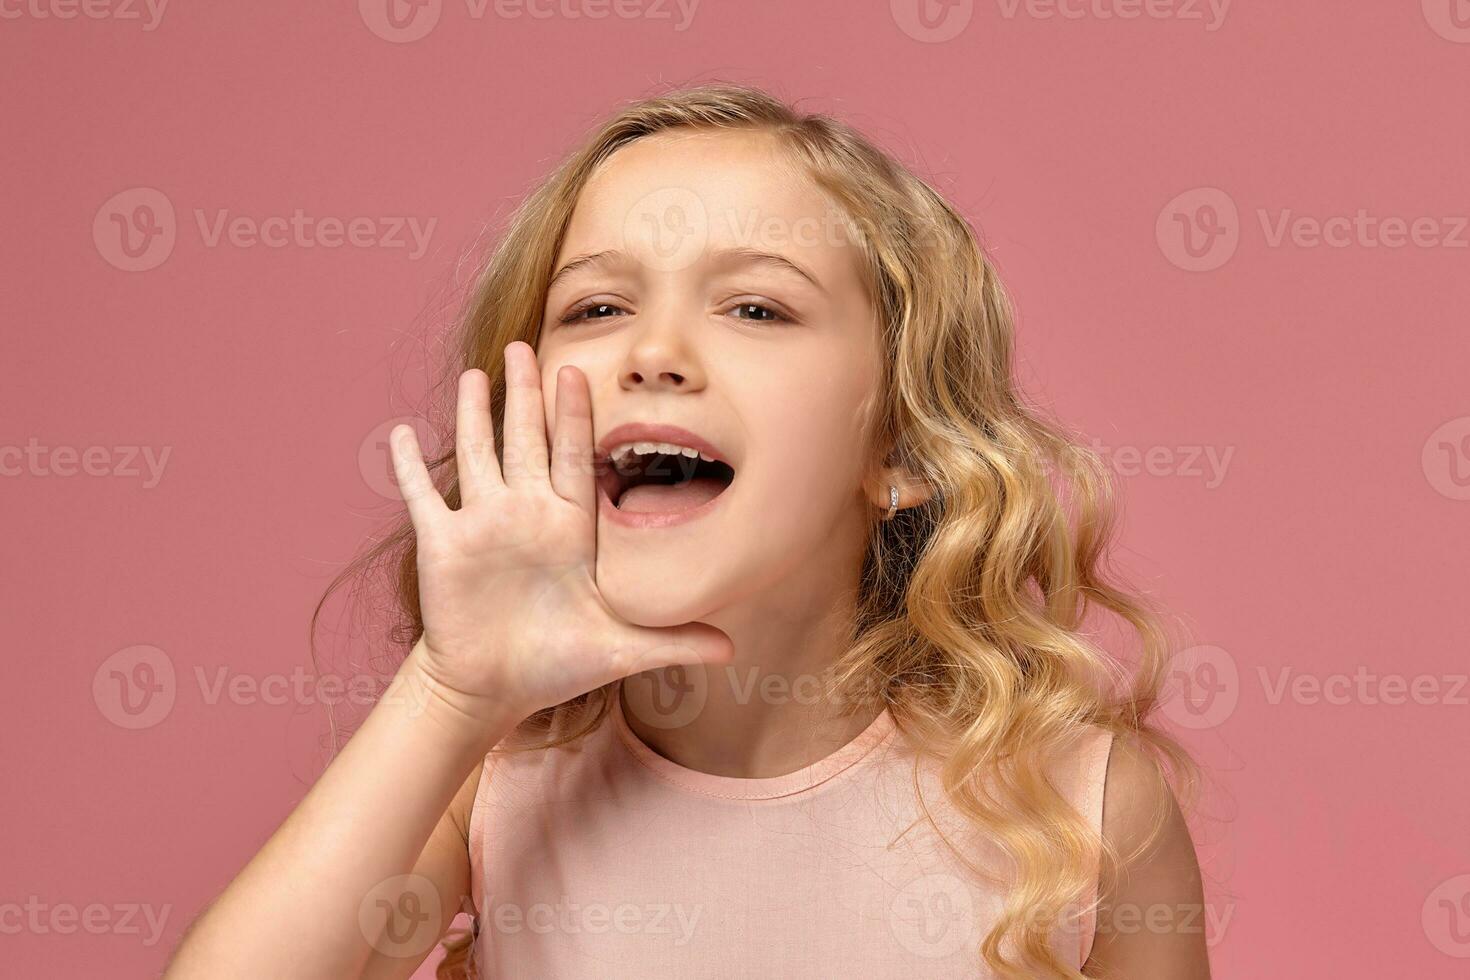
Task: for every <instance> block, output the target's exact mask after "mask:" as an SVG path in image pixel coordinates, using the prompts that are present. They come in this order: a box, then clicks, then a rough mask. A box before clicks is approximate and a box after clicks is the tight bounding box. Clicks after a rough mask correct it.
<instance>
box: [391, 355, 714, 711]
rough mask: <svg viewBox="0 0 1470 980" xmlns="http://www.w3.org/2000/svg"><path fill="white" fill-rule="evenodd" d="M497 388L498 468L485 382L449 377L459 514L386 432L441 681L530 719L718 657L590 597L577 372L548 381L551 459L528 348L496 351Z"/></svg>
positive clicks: (413, 454)
mask: <svg viewBox="0 0 1470 980" xmlns="http://www.w3.org/2000/svg"><path fill="white" fill-rule="evenodd" d="M517 348H522V349H521V350H517ZM513 352H514V353H513ZM506 378H507V395H506V416H505V431H506V445H505V450H504V454H503V455H504V457H505V459H504V462H503V464H502V463H501V462H500V461H498V460H497V458H496V455H495V443H494V436H493V425H492V423H491V420H490V414H489V383H488V378H487V377H486V376H485V374H484V373H483V372H481V371H477V370H472V371H467V372H465V373H464V375H462V376H461V378H460V388H459V403H458V409H457V432H456V465H457V467H458V473H459V486H460V498H461V506H460V508H459V509H458V510H453V511H451V510H450V509H449V508H448V506H447V505H445V503H444V501H443V498H442V497H440V496H439V493H438V492H437V490H435V489H434V487H433V485H432V483H431V481H430V480H429V476H428V471H427V470H426V469H425V468H424V466H423V462H422V459H421V458H420V457H419V455H418V452H417V446H416V445H415V444H414V440H413V438H412V429H410V428H408V427H407V426H400V427H399V428H400V429H402V430H403V432H402V433H399V432H398V430H395V433H394V439H393V445H394V468H395V472H397V475H398V480H399V485H400V487H401V488H402V490H403V495H404V499H405V501H406V502H407V503H408V507H409V514H410V517H411V519H412V521H413V524H414V529H415V533H416V535H417V541H418V573H419V604H420V609H421V612H422V616H423V621H424V637H423V639H424V645H425V647H426V648H427V650H428V654H429V656H430V657H431V658H432V660H433V662H434V667H435V670H436V672H437V674H438V676H439V678H440V680H442V681H443V682H444V683H445V684H446V685H448V686H450V687H452V688H454V689H455V690H457V691H458V692H460V693H461V694H462V695H464V696H467V697H469V698H471V699H483V700H484V701H485V702H490V701H502V702H503V701H505V700H507V699H509V700H510V702H511V703H513V704H515V705H517V706H519V707H520V708H522V709H524V710H526V711H530V710H535V709H536V708H540V707H544V706H546V705H550V704H555V703H558V702H560V701H563V700H566V699H567V698H570V697H573V696H575V695H577V694H581V693H582V692H584V691H588V690H591V689H592V688H594V687H598V686H600V685H602V684H605V683H607V682H609V681H612V680H615V679H617V678H618V677H622V676H625V675H626V674H628V673H632V672H634V671H636V670H646V669H650V668H652V667H660V666H667V665H668V664H670V663H679V662H683V663H688V662H693V661H695V660H700V661H706V662H713V661H717V660H722V659H725V658H726V657H727V656H728V654H729V648H728V643H729V641H728V639H727V638H725V637H724V634H722V633H720V632H719V631H718V630H715V629H713V627H709V626H704V625H701V624H688V625H686V626H684V627H673V628H669V629H648V628H644V627H637V626H633V625H632V624H629V623H627V622H625V621H623V620H621V619H620V618H619V617H617V616H616V615H615V614H614V613H613V612H612V611H611V609H609V607H608V605H607V603H606V602H605V601H604V600H603V598H602V596H601V594H600V593H599V592H598V590H597V586H596V581H595V575H594V571H595V567H596V527H597V489H596V483H595V476H594V473H593V465H592V459H593V457H592V425H591V413H590V399H589V397H588V393H587V389H586V380H585V378H584V377H583V376H582V375H581V372H580V371H577V370H576V369H573V368H564V369H563V370H562V372H561V373H560V374H559V376H558V379H557V398H556V402H557V405H556V407H557V417H556V443H557V444H556V452H555V453H554V454H549V453H548V447H547V441H546V432H545V415H544V408H543V406H542V399H541V388H540V371H539V369H538V368H537V367H536V363H535V354H534V352H533V351H531V348H530V346H529V345H526V344H520V343H515V344H511V345H510V346H509V347H507V349H506ZM410 450H411V451H410Z"/></svg>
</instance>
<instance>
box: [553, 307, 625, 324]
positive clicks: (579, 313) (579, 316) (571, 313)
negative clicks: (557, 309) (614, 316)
mask: <svg viewBox="0 0 1470 980" xmlns="http://www.w3.org/2000/svg"><path fill="white" fill-rule="evenodd" d="M606 310H621V307H618V306H614V305H613V304H612V303H579V304H577V305H576V306H574V307H572V308H571V309H570V310H567V312H566V313H565V314H563V316H562V318H561V322H562V323H571V322H572V321H574V320H601V319H603V316H602V315H601V313H602V311H606ZM594 312H595V313H597V314H598V315H597V316H583V314H584V313H594Z"/></svg>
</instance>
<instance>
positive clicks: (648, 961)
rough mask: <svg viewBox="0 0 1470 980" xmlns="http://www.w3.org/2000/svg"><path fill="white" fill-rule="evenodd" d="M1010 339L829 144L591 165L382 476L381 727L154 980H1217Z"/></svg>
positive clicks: (725, 103) (706, 118)
mask: <svg viewBox="0 0 1470 980" xmlns="http://www.w3.org/2000/svg"><path fill="white" fill-rule="evenodd" d="M1012 333H1013V326H1012V314H1011V311H1010V308H1009V305H1008V303H1007V300H1006V298H1005V295H1004V293H1003V292H1002V289H1001V286H1000V284H999V282H998V281H997V279H996V275H995V272H994V269H993V268H992V266H991V265H990V264H989V262H988V261H987V259H986V257H985V255H984V253H983V251H982V249H981V247H980V246H979V245H978V243H977V241H976V239H975V237H974V235H973V233H972V231H971V229H970V227H969V226H968V225H967V224H966V222H965V221H964V220H963V219H962V218H961V217H960V216H959V215H958V214H957V213H956V212H955V211H954V210H953V209H952V208H951V207H950V206H949V205H948V204H946V203H945V201H944V200H943V199H942V198H941V197H940V196H939V195H938V194H936V193H935V192H934V190H932V189H931V188H930V187H929V186H927V185H926V184H925V183H924V182H922V181H921V180H919V179H918V178H917V177H915V176H914V175H912V174H911V173H909V172H908V171H906V170H905V169H903V168H902V167H901V166H900V165H898V164H897V163H896V162H894V161H893V160H892V159H890V158H889V157H888V156H886V155H885V154H884V153H883V152H881V151H880V150H878V149H877V148H875V147H874V146H873V145H872V144H870V143H869V142H867V141H866V140H865V139H863V138H862V137H861V136H859V135H858V134H857V133H855V132H854V131H853V130H851V129H850V128H848V127H846V126H844V125H842V124H841V123H838V122H836V121H834V120H832V119H830V118H827V117H824V116H813V115H802V114H799V113H797V112H796V111H794V110H793V109H792V108H790V107H788V106H786V105H784V104H782V103H781V102H779V101H777V100H775V99H773V98H772V97H770V96H768V95H766V94H764V93H762V92H760V91H757V90H754V89H749V88H744V87H738V86H730V85H712V86H702V87H697V88H691V89H686V90H683V91H678V92H674V93H672V94H669V95H666V96H664V97H661V98H655V99H651V100H647V101H644V102H640V103H637V104H635V105H632V106H631V107H629V108H627V109H626V110H624V111H623V112H621V113H620V114H618V115H617V116H616V117H615V118H614V119H612V120H611V121H610V122H608V123H606V124H605V125H604V126H603V127H602V128H601V129H600V130H599V131H598V132H597V133H596V134H595V135H594V136H593V137H592V138H591V140H590V141H589V142H588V143H587V144H586V145H585V146H584V147H583V148H582V149H580V150H579V151H577V152H576V153H575V154H574V155H573V156H571V157H570V158H569V159H568V160H567V161H566V162H565V163H564V164H563V165H562V166H561V167H560V168H559V169H558V170H556V172H555V173H554V174H552V176H551V177H550V179H549V180H548V181H546V183H545V184H544V185H543V186H541V187H540V188H539V189H538V190H536V191H535V193H533V194H532V195H531V196H530V198H529V199H528V200H527V201H526V202H525V204H524V205H523V206H522V207H521V209H520V210H519V211H518V213H517V214H516V215H515V217H514V220H513V222H512V223H511V225H510V228H509V230H508V233H507V234H506V235H505V237H504V240H503V241H502V243H501V244H500V246H499V247H498V248H497V249H496V250H495V251H494V253H493V255H492V256H491V257H490V259H489V261H488V263H487V265H486V266H485V268H484V270H483V273H482V274H481V275H480V277H479V280H478V282H477V284H476V286H475V289H474V292H473V296H472V297H471V301H470V305H469V308H468V312H467V315H466V317H465V319H464V325H463V332H462V341H461V346H460V350H459V351H458V357H457V360H456V361H455V364H454V371H455V374H457V375H458V389H457V399H456V407H455V429H454V433H453V438H452V440H448V439H446V442H445V445H451V444H452V448H451V449H449V450H447V451H446V452H444V453H443V454H442V455H440V456H439V457H438V458H436V459H433V460H431V461H429V463H428V464H426V463H425V461H424V460H423V459H422V457H421V455H420V450H419V448H418V443H417V441H416V439H415V437H414V434H413V430H412V429H411V428H410V427H408V426H399V427H398V428H396V429H395V430H394V431H393V433H392V437H391V443H392V446H391V451H392V457H393V464H394V469H395V473H396V475H397V479H398V482H399V485H400V487H401V488H402V490H403V495H404V498H405V500H406V502H407V509H408V521H407V522H405V524H404V525H403V526H402V527H401V528H400V529H399V530H398V533H397V534H396V535H394V536H393V537H391V538H389V539H387V540H386V541H384V542H383V543H382V544H381V545H380V546H379V547H378V548H377V549H375V551H374V552H372V553H371V554H369V555H366V556H364V558H363V559H362V560H360V561H359V562H358V563H357V564H356V565H355V566H354V567H353V568H350V569H349V570H348V572H349V573H352V572H360V571H363V570H365V569H369V568H373V567H377V566H378V565H379V564H380V563H381V560H382V559H384V558H385V557H386V558H389V559H392V560H395V561H396V562H398V576H397V579H396V582H397V591H398V595H399V599H400V604H401V607H402V614H403V617H402V625H403V627H404V633H403V635H404V636H405V638H406V642H405V646H406V647H408V649H407V651H406V656H405V657H404V659H403V661H402V664H401V667H400V668H399V670H398V672H397V674H396V675H395V678H394V683H393V685H392V686H391V687H390V689H389V691H388V692H387V694H386V695H385V696H384V697H383V699H382V700H381V701H380V702H379V703H378V704H376V705H375V706H374V708H373V710H372V711H371V713H370V714H369V715H368V716H367V718H366V719H365V721H364V722H363V724H362V726H361V727H360V728H359V730H358V731H357V732H356V733H355V734H354V735H353V737H352V738H351V740H350V741H349V742H348V743H347V744H346V746H345V747H344V748H343V750H342V751H341V752H340V754H338V756H337V757H336V758H335V759H334V760H333V762H332V764H331V765H330V766H329V767H328V769H327V770H326V772H325V773H324V774H323V776H322V777H321V779H320V780H319V781H318V782H317V784H316V785H315V786H314V787H313V788H312V790H311V792H310V793H309V794H308V795H307V796H306V798H305V799H304V800H303V801H302V803H301V805H300V806H299V807H298V808H297V809H296V811H295V812H294V813H292V814H291V816H290V817H289V818H288V819H287V820H286V821H285V823H284V824H283V825H282V826H281V827H280V829H279V830H278V831H277V832H276V834H275V835H274V836H273V837H272V838H271V839H270V840H269V841H268V842H267V844H266V845H265V847H264V848H262V850H261V851H260V853H259V854H257V855H256V856H255V858H254V859H253V860H252V861H251V862H250V863H249V864H248V865H247V866H246V867H245V869H244V870H243V871H242V872H241V873H240V875H239V876H238V877H237V878H236V879H235V880H234V881H233V882H232V883H231V884H230V886H229V887H228V888H227V889H226V890H225V891H224V893H223V894H222V895H221V896H220V897H219V898H218V899H217V900H216V901H215V902H214V903H213V904H212V905H211V906H210V907H209V909H208V910H207V912H206V914H204V915H203V916H202V917H201V918H200V919H199V920H198V921H196V923H195V924H194V925H193V927H192V928H191V931H190V933H189V934H188V935H187V937H186V938H185V941H184V942H183V943H182V944H181V946H180V947H179V950H178V951H177V953H176V954H175V957H174V959H173V961H172V963H171V965H170V969H169V972H168V976H169V977H177V978H185V977H196V976H197V977H209V978H211V980H215V978H218V977H221V976H246V977H252V978H255V977H272V978H281V977H311V978H320V977H373V978H378V977H407V976H409V975H410V974H411V973H412V972H413V971H414V969H415V968H416V966H417V965H418V964H419V963H420V962H421V961H422V960H423V959H424V958H425V957H426V956H427V954H428V953H429V952H430V951H431V950H432V948H433V946H434V944H435V943H437V942H438V941H439V940H440V939H441V938H442V937H443V936H444V935H445V933H446V931H447V929H448V927H449V925H450V922H451V920H452V918H453V916H454V915H455V913H456V912H458V911H461V910H464V911H468V912H470V913H471V914H472V915H473V916H474V924H475V928H474V930H473V932H472V933H471V934H470V935H468V936H467V937H464V938H463V939H461V940H460V941H457V942H453V943H451V944H450V945H449V953H448V955H447V956H446V959H445V962H444V963H443V964H442V965H441V967H440V972H439V975H440V976H441V977H451V976H454V977H461V976H467V975H468V976H479V977H513V978H527V977H557V978H568V977H597V978H603V977H681V978H682V977H746V976H758V977H783V978H794V977H803V978H806V977H811V978H815V977H821V978H830V977H843V978H854V977H873V978H878V977H885V978H886V977H900V976H915V977H925V978H943V977H975V976H982V977H1006V978H1033V977H1058V978H1060V977H1069V978H1077V977H1079V976H1087V977H1128V978H1144V977H1146V978H1149V980H1175V978H1177V980H1195V978H1205V977H1208V975H1209V969H1208V964H1207V962H1206V952H1205V942H1204V935H1203V933H1202V932H1201V931H1200V929H1199V927H1198V925H1197V923H1198V922H1200V921H1202V916H1200V914H1199V913H1200V911H1201V909H1202V901H1203V899H1202V896H1201V887H1200V880H1199V871H1198V866H1197V863H1196V860H1195V855H1194V851H1193V847H1192V845H1191V842H1190V837H1189V833H1188V831H1187V829H1186V827H1185V824H1184V822H1183V820H1182V818H1181V815H1180V810H1179V807H1178V805H1177V804H1176V802H1175V797H1174V794H1173V792H1172V791H1171V789H1170V788H1169V780H1168V779H1167V778H1166V776H1167V775H1169V774H1171V773H1172V774H1173V775H1174V776H1176V777H1178V778H1180V779H1181V780H1182V784H1184V785H1189V786H1191V787H1192V778H1193V773H1192V770H1191V766H1190V762H1189V760H1188V758H1187V756H1185V755H1184V753H1183V752H1182V750H1180V748H1179V746H1178V745H1177V744H1176V743H1174V742H1173V741H1172V740H1171V739H1169V738H1168V737H1167V736H1166V735H1164V734H1163V733H1162V732H1160V731H1158V730H1156V729H1154V728H1153V727H1151V726H1150V724H1149V722H1148V716H1149V714H1150V713H1151V711H1152V710H1153V709H1154V707H1155V701H1156V698H1157V696H1158V692H1159V689H1160V685H1161V680H1162V676H1163V672H1164V670H1165V665H1166V655H1165V651H1166V646H1167V640H1166V636H1165V633H1164V630H1163V629H1162V628H1161V627H1160V626H1159V625H1158V624H1159V622H1160V619H1159V618H1158V617H1157V615H1156V614H1155V613H1153V612H1152V611H1150V609H1149V606H1148V605H1147V604H1146V603H1145V602H1144V601H1143V600H1142V599H1140V598H1138V597H1135V596H1131V595H1129V594H1128V593H1126V592H1124V591H1122V590H1120V589H1119V588H1117V587H1115V586H1113V585H1110V584H1108V583H1107V582H1106V581H1105V580H1104V578H1103V577H1102V575H1101V574H1100V572H1099V567H1098V566H1099V564H1100V562H1101V561H1102V558H1103V555H1104V547H1105V544H1106V541H1107V538H1108V535H1109V531H1110V511H1109V509H1108V506H1107V503H1108V493H1107V480H1106V478H1105V472H1104V469H1103V467H1102V464H1101V462H1100V461H1099V459H1098V458H1097V456H1096V455H1094V454H1092V453H1090V452H1088V451H1087V450H1085V449H1083V448H1081V447H1079V446H1077V445H1075V444H1074V443H1073V442H1072V441H1071V440H1069V439H1068V438H1066V437H1064V435H1063V434H1062V433H1063V430H1062V429H1061V428H1060V427H1058V426H1056V425H1055V424H1053V423H1049V422H1047V421H1045V420H1043V418H1042V417H1041V415H1040V413H1038V412H1037V411H1035V410H1034V409H1032V408H1030V407H1028V406H1027V405H1026V404H1025V403H1024V402H1023V400H1022V398H1021V395H1020V393H1019V392H1018V391H1017V390H1016V387H1015V385H1014V382H1013V380H1012V344H1013V336H1012ZM497 428H499V430H500V432H501V435H500V437H499V438H497V437H496V434H495V433H496V430H497ZM340 581H341V580H340V579H339V582H340ZM337 584H338V583H333V585H334V587H335V586H336V585H337ZM329 594H330V590H329ZM318 611H320V607H318ZM1089 613H1098V614H1102V615H1104V616H1109V615H1110V616H1111V621H1112V622H1115V623H1120V624H1123V625H1125V626H1127V627H1128V628H1129V630H1130V631H1131V632H1130V635H1134V636H1136V637H1137V638H1138V641H1139V643H1138V647H1139V649H1138V656H1137V657H1136V658H1134V659H1135V662H1134V663H1133V664H1132V666H1131V668H1127V669H1125V667H1124V666H1123V662H1124V661H1123V660H1121V659H1113V658H1112V657H1109V656H1108V655H1106V654H1104V652H1103V651H1102V650H1101V648H1100V646H1099V645H1098V644H1097V643H1096V642H1094V640H1093V639H1092V637H1093V636H1094V635H1095V629H1094V627H1096V626H1097V625H1099V624H1098V623H1096V622H1091V621H1087V622H1085V620H1086V618H1087V616H1088V614H1089ZM1183 795H1185V794H1183V793H1181V796H1183ZM1129 923H1131V924H1132V926H1131V927H1129V926H1128V924H1129Z"/></svg>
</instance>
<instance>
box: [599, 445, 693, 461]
mask: <svg viewBox="0 0 1470 980" xmlns="http://www.w3.org/2000/svg"><path fill="white" fill-rule="evenodd" d="M653 453H663V454H664V455H666V456H688V457H689V458H690V459H693V458H694V457H695V456H698V457H699V458H700V459H702V460H704V461H705V462H706V463H713V462H714V461H715V459H714V457H713V456H709V455H706V454H705V453H702V452H700V451H699V450H698V449H691V448H690V447H688V446H680V445H677V444H676V443H672V442H629V443H624V444H623V445H621V446H616V447H614V448H613V451H612V453H611V456H612V459H613V461H614V462H623V461H625V460H627V459H628V458H629V457H631V456H633V455H635V454H636V455H639V456H648V455H650V454H653Z"/></svg>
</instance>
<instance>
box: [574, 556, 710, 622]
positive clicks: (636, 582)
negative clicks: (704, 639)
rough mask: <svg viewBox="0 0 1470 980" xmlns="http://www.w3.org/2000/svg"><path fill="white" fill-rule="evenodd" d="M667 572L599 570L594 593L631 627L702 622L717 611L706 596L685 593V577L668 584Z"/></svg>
mask: <svg viewBox="0 0 1470 980" xmlns="http://www.w3.org/2000/svg"><path fill="white" fill-rule="evenodd" d="M669 571H670V569H668V568H664V569H663V570H662V574H659V572H657V571H655V570H654V569H648V572H649V573H650V574H648V575H647V576H644V575H640V574H638V572H637V571H634V570H631V569H619V570H618V571H607V572H606V573H604V571H603V570H602V569H601V568H599V570H598V576H597V589H598V591H599V592H601V593H602V598H603V599H604V600H605V601H606V602H607V604H608V607H609V608H610V609H612V611H613V612H614V613H615V614H617V616H619V617H620V618H621V619H624V620H626V621H627V622H630V623H632V624H633V625H635V626H647V627H650V628H659V627H664V626H682V625H684V624H685V623H692V622H696V621H699V620H701V619H703V618H704V617H706V616H708V615H709V614H710V612H711V611H712V610H714V609H715V608H717V603H715V602H714V601H712V597H710V596H709V595H706V594H703V593H701V594H698V595H696V594H693V593H691V592H690V591H689V579H688V578H687V577H686V578H684V579H683V581H682V582H681V581H680V580H679V579H678V578H677V576H676V577H674V578H673V580H672V581H670V580H668V579H665V578H664V576H665V575H667V574H668V573H669ZM687 571H688V572H689V573H691V574H692V573H693V572H694V570H693V569H688V570H687ZM625 583H626V584H625Z"/></svg>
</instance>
